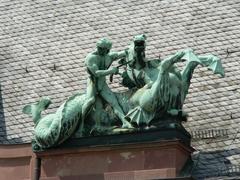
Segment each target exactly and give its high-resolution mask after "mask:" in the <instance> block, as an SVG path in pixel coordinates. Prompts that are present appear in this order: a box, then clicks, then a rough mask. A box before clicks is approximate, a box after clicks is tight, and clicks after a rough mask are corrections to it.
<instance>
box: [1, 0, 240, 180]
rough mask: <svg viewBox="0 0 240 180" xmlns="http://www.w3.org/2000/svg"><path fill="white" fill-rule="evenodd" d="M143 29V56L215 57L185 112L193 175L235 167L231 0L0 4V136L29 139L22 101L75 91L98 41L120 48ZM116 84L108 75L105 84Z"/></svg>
mask: <svg viewBox="0 0 240 180" xmlns="http://www.w3.org/2000/svg"><path fill="white" fill-rule="evenodd" d="M140 33H145V34H146V35H147V37H148V39H147V43H148V44H147V57H149V58H154V57H158V56H159V55H161V57H162V58H163V57H166V56H167V55H170V54H172V53H175V52H176V51H177V50H180V49H183V48H187V47H191V48H193V49H194V50H195V52H196V53H198V54H205V53H212V54H214V55H217V56H219V57H220V58H221V59H222V63H223V66H224V68H225V73H226V77H225V78H219V76H217V75H213V74H212V73H211V72H210V71H207V70H206V68H201V67H199V68H198V69H197V70H196V73H195V74H194V77H193V79H192V85H191V89H190V93H189V95H188V97H187V100H186V104H185V110H186V111H187V112H189V119H188V122H187V123H185V126H186V128H187V129H188V130H189V131H191V132H192V134H193V137H194V138H193V142H192V145H193V147H194V148H195V149H196V153H195V154H194V156H193V157H194V159H195V166H194V169H193V175H195V177H197V178H198V179H203V178H209V179H211V178H212V177H214V178H215V177H216V176H218V177H219V178H220V179H221V177H223V179H226V178H224V176H236V175H237V174H239V172H240V139H239V138H240V133H239V131H240V130H239V129H240V126H239V125H240V88H239V84H240V62H239V61H240V59H239V57H240V1H239V0H228V1H225V0H186V1H182V0H155V1H154V0H151V1H149V0H142V1H138V0H128V1H114V0H102V1H92V0H81V1H71V0H67V1H62V0H59V1H48V0H46V1H45V0H43V1H33V0H22V1H11V0H5V1H1V3H0V142H1V143H2V144H16V143H28V142H30V141H31V137H32V130H33V123H32V120H31V119H30V118H29V117H27V116H26V115H24V114H23V113H22V108H23V106H24V105H26V104H30V103H33V102H36V101H37V100H38V99H39V97H41V96H49V97H51V99H52V101H53V104H52V105H51V108H50V109H49V111H48V112H51V111H54V110H55V108H56V107H58V106H59V105H60V104H61V102H63V101H64V100H65V99H66V98H67V97H68V96H70V95H72V94H73V93H74V92H77V91H80V92H84V91H85V87H86V76H87V73H86V71H85V68H84V57H85V56H86V55H87V53H89V52H91V51H92V50H93V49H94V48H95V42H96V41H97V40H98V39H99V38H101V37H108V38H109V39H111V40H112V42H113V49H114V50H123V49H125V48H126V47H127V46H128V44H129V42H130V41H131V40H132V38H133V36H134V35H137V34H140ZM111 86H112V87H113V88H115V91H118V90H121V87H119V85H118V83H117V80H116V81H115V83H113V84H111Z"/></svg>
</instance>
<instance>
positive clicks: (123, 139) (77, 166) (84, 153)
mask: <svg viewBox="0 0 240 180" xmlns="http://www.w3.org/2000/svg"><path fill="white" fill-rule="evenodd" d="M164 131H165V132H164ZM171 136H172V137H171ZM164 137H165V138H164ZM166 137H168V138H166ZM189 140H190V136H189V134H187V133H186V132H184V131H182V130H178V129H168V130H167V129H165V130H163V131H162V132H161V131H150V132H149V131H147V132H142V133H131V134H119V135H108V136H97V137H89V138H79V139H70V140H69V141H67V142H66V143H65V144H63V145H62V146H61V147H58V148H54V149H49V150H46V151H43V152H36V156H37V157H39V158H41V162H42V163H41V178H40V179H41V180H60V179H61V180H62V179H64V180H68V179H69V180H70V179H71V180H75V179H78V180H81V179H82V180H86V179H87V180H122V179H125V180H145V179H161V178H167V179H168V178H169V179H171V178H176V177H179V179H181V178H180V176H182V178H185V179H186V178H187V179H191V178H190V177H188V175H187V174H188V173H187V170H188V169H189V166H188V165H189V164H190V163H189V162H191V153H192V152H193V150H194V149H193V148H192V147H191V146H190V143H189V142H190V141H189ZM90 144H91V145H90Z"/></svg>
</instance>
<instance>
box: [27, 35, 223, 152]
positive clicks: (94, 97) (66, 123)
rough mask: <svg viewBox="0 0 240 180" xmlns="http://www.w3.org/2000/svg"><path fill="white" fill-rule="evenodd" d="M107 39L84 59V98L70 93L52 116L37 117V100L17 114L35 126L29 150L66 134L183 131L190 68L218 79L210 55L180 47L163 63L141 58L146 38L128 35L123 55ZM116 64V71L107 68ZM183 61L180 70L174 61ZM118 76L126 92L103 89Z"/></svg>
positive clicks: (51, 143) (218, 70) (217, 64)
mask: <svg viewBox="0 0 240 180" xmlns="http://www.w3.org/2000/svg"><path fill="white" fill-rule="evenodd" d="M111 47H112V43H111V42H110V41H109V40H108V39H104V38H103V39H100V40H99V41H98V42H97V48H96V51H94V52H92V53H90V54H88V56H87V57H86V59H85V64H86V67H87V72H88V74H89V78H88V81H87V83H88V85H87V91H86V94H83V95H81V94H76V95H73V96H72V97H70V98H69V99H68V100H67V101H66V102H64V103H63V104H62V105H61V106H60V107H59V108H58V110H57V111H56V113H54V114H49V115H46V116H45V117H41V112H42V111H43V110H45V109H46V108H47V107H48V105H49V104H50V102H51V101H50V99H48V98H43V99H41V100H40V101H39V102H38V103H36V104H33V105H27V106H25V107H24V109H23V112H24V113H26V114H31V115H32V117H33V121H34V123H35V129H34V140H33V142H35V143H33V145H34V146H33V148H34V149H35V150H39V149H46V148H50V147H53V146H56V145H59V144H61V143H62V142H64V141H65V140H67V139H68V138H70V137H71V136H75V137H88V136H97V135H108V134H121V133H130V132H136V131H138V132H139V131H141V130H146V131H149V130H152V129H157V128H176V127H179V128H180V129H182V130H183V131H184V128H183V127H182V125H181V121H183V120H186V113H185V112H184V111H183V110H182V106H183V103H184V100H185V98H186V95H187V93H188V89H189V86H190V80H191V78H192V74H193V72H194V69H195V68H196V67H197V66H198V65H201V66H205V67H208V68H209V69H211V70H212V71H213V72H214V73H215V74H220V75H221V76H222V77H223V76H224V70H223V67H222V64H221V61H220V59H219V58H218V57H216V56H213V55H205V56H197V55H196V54H195V53H194V52H193V50H192V49H186V50H182V51H179V52H177V53H176V54H174V55H172V56H170V57H168V58H166V59H164V60H160V59H155V60H151V59H147V58H146V56H145V48H146V36H145V35H138V36H136V37H134V40H133V42H132V43H131V45H130V46H129V47H128V48H127V49H126V50H124V51H121V52H112V51H111ZM115 60H119V63H120V65H119V66H118V67H111V64H112V62H113V61H115ZM183 61H186V65H185V66H184V67H183V70H181V71H180V70H179V69H178V68H177V66H176V65H175V64H176V63H181V62H183ZM121 66H126V68H125V69H126V70H125V71H124V72H122V73H120V74H121V75H122V79H123V80H122V84H123V85H124V86H126V87H128V88H129V90H128V91H126V92H123V93H114V92H112V91H111V89H110V88H109V87H108V84H107V82H106V76H108V75H110V76H113V75H114V74H117V73H119V68H120V67H121Z"/></svg>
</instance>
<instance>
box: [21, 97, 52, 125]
mask: <svg viewBox="0 0 240 180" xmlns="http://www.w3.org/2000/svg"><path fill="white" fill-rule="evenodd" d="M50 104H51V100H50V99H49V98H48V97H43V98H41V99H40V101H39V102H37V103H35V104H29V105H26V106H24V107H23V113H24V114H28V115H30V116H32V118H33V122H34V123H35V125H37V124H38V122H39V120H40V119H41V113H42V111H44V110H45V109H47V108H48V106H49V105H50Z"/></svg>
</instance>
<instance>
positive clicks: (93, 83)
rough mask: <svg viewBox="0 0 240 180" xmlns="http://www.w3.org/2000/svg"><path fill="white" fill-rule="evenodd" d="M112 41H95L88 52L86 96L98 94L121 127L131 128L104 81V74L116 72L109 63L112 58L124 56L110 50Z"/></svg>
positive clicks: (121, 53) (86, 61)
mask: <svg viewBox="0 0 240 180" xmlns="http://www.w3.org/2000/svg"><path fill="white" fill-rule="evenodd" d="M111 47H112V43H111V42H110V41H109V40H107V39H105V38H103V39H100V40H99V41H98V42H97V50H96V51H94V52H92V53H90V54H88V56H87V57H86V60H85V63H86V66H87V70H88V73H89V74H90V79H89V82H88V89H87V96H89V97H94V99H95V101H96V97H97V96H100V97H101V98H102V99H104V100H105V101H106V102H107V103H109V104H110V105H111V107H112V108H113V110H114V113H115V114H116V115H117V117H118V118H119V119H120V120H121V121H122V127H123V128H131V127H132V126H131V124H130V123H129V122H128V121H127V120H126V119H125V115H124V112H123V110H122V108H121V107H120V105H119V103H118V100H117V98H116V96H115V95H114V93H113V92H112V91H111V90H110V88H109V87H108V85H107V83H106V76H107V75H110V74H116V73H118V68H116V67H112V68H111V69H109V67H110V65H111V64H112V62H113V61H114V60H117V59H120V58H122V57H125V56H126V54H125V52H110V49H111Z"/></svg>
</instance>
